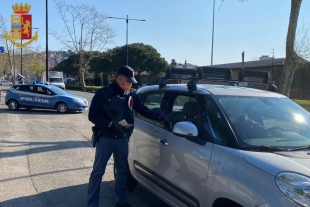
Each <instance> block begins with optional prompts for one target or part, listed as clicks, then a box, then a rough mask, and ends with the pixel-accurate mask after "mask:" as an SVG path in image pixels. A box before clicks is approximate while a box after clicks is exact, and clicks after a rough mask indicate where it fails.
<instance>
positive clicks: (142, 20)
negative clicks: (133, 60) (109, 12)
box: [108, 15, 146, 65]
mask: <svg viewBox="0 0 310 207" xmlns="http://www.w3.org/2000/svg"><path fill="white" fill-rule="evenodd" d="M108 18H110V19H125V20H126V51H127V52H126V56H127V61H126V64H127V65H128V21H129V20H133V21H141V22H145V21H146V20H145V19H128V15H127V18H121V17H108Z"/></svg>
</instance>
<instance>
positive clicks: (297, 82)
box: [212, 56, 310, 99]
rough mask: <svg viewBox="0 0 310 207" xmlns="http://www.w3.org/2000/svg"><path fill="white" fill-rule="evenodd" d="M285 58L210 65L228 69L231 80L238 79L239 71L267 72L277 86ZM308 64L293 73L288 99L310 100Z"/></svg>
mask: <svg viewBox="0 0 310 207" xmlns="http://www.w3.org/2000/svg"><path fill="white" fill-rule="evenodd" d="M284 60H285V58H273V57H271V58H270V57H268V56H262V57H261V58H260V59H259V60H256V61H247V62H244V63H242V62H236V63H227V64H219V65H212V67H219V68H230V69H231V70H232V72H233V77H232V79H233V80H237V79H238V74H239V71H240V70H241V69H242V68H244V69H246V70H259V71H267V72H269V73H270V79H271V80H270V81H271V82H275V84H276V85H277V86H278V85H279V83H280V78H281V72H282V70H283V66H284ZM309 80H310V63H309V62H308V61H307V62H306V63H305V64H302V65H300V66H299V68H297V70H296V71H295V74H294V77H293V82H292V85H291V91H290V98H292V99H310V82H309Z"/></svg>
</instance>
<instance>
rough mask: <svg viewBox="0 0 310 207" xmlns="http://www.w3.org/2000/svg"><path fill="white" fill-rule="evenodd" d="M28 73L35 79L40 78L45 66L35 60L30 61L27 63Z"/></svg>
mask: <svg viewBox="0 0 310 207" xmlns="http://www.w3.org/2000/svg"><path fill="white" fill-rule="evenodd" d="M29 68H30V70H29V72H30V73H31V74H33V75H35V76H36V77H40V76H41V75H42V72H43V71H45V64H44V63H43V62H42V61H38V60H35V59H32V60H31V61H30V63H29Z"/></svg>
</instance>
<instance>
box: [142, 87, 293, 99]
mask: <svg viewBox="0 0 310 207" xmlns="http://www.w3.org/2000/svg"><path fill="white" fill-rule="evenodd" d="M154 90H162V91H178V92H188V88H187V85H186V84H167V85H166V86H164V87H162V88H159V86H158V85H152V86H144V87H141V88H139V90H138V92H142V93H143V92H146V91H154ZM190 93H193V94H209V95H230V96H257V97H275V98H287V97H286V96H284V95H282V94H279V93H274V92H270V91H265V90H259V89H254V88H247V87H239V86H229V85H213V84H197V89H196V90H194V91H192V92H190Z"/></svg>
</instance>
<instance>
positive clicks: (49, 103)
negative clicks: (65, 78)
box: [35, 85, 56, 109]
mask: <svg viewBox="0 0 310 207" xmlns="http://www.w3.org/2000/svg"><path fill="white" fill-rule="evenodd" d="M36 88H37V90H36V93H35V102H36V106H37V107H38V108H51V109H52V108H54V106H55V103H56V101H55V98H54V95H53V93H52V92H51V91H50V90H49V89H48V88H47V87H45V86H39V85H38V86H37V87H36Z"/></svg>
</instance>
